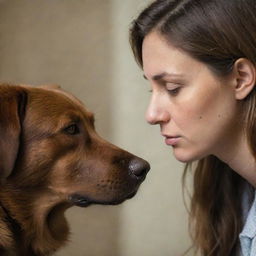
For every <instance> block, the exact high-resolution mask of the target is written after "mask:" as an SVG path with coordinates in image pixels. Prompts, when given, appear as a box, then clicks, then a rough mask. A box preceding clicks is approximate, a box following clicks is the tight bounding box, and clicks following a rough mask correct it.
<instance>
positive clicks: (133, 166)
mask: <svg viewBox="0 0 256 256" xmlns="http://www.w3.org/2000/svg"><path fill="white" fill-rule="evenodd" d="M128 168H129V170H130V173H131V174H132V175H133V176H135V177H136V178H144V177H145V176H146V174H147V173H148V171H149V170H150V165H149V163H148V162H147V161H145V160H143V159H141V158H133V159H132V160H131V161H130V162H129V166H128Z"/></svg>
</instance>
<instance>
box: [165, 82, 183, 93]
mask: <svg viewBox="0 0 256 256" xmlns="http://www.w3.org/2000/svg"><path fill="white" fill-rule="evenodd" d="M180 88H181V86H180V85H177V84H173V83H167V84H166V90H167V91H168V93H169V94H171V95H172V96H175V95H177V94H178V93H179V91H180Z"/></svg>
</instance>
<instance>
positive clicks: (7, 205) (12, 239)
mask: <svg viewBox="0 0 256 256" xmlns="http://www.w3.org/2000/svg"><path fill="white" fill-rule="evenodd" d="M13 191H15V190H13V189H8V188H6V189H5V188H1V190H0V201H1V205H2V207H0V216H1V217H2V218H0V229H1V228H2V227H4V229H5V230H7V232H6V234H1V238H0V251H1V247H3V248H4V249H5V251H6V252H5V254H1V255H19V256H25V255H26V256H27V255H30V256H32V255H35V256H37V255H38V256H39V255H44V256H45V255H51V254H52V253H53V252H55V251H56V250H57V249H59V248H60V247H61V246H63V244H64V243H65V242H66V241H67V238H68V234H69V228H68V225H67V221H66V219H65V217H64V212H65V210H66V209H67V208H68V207H70V205H67V204H64V203H62V202H58V203H56V200H59V199H58V198H57V197H56V198H55V197H54V196H51V197H50V198H49V195H47V196H45V197H44V196H41V197H40V198H38V200H37V201H36V202H33V201H26V202H23V201H22V200H21V198H24V197H23V196H22V195H21V194H22V193H23V194H24V193H29V192H24V191H18V190H16V191H15V192H13ZM26 198H31V197H28V196H27V197H26ZM14 213H15V214H14ZM14 229H15V230H14ZM17 229H19V230H18V232H17ZM14 231H15V232H14ZM15 234H16V235H15ZM12 253H14V254H12Z"/></svg>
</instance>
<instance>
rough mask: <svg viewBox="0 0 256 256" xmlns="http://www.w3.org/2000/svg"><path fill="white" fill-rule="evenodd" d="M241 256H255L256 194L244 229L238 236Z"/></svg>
mask: <svg viewBox="0 0 256 256" xmlns="http://www.w3.org/2000/svg"><path fill="white" fill-rule="evenodd" d="M239 239H240V245H241V252H240V255H241V256H256V192H255V197H254V201H253V203H252V205H251V208H250V210H249V212H248V215H247V219H246V221H245V225H244V228H243V230H242V232H241V233H240V235H239Z"/></svg>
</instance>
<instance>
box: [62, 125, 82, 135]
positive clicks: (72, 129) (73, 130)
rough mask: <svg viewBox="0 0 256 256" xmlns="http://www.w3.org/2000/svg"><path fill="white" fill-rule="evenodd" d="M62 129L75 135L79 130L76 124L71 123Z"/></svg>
mask: <svg viewBox="0 0 256 256" xmlns="http://www.w3.org/2000/svg"><path fill="white" fill-rule="evenodd" d="M64 131H65V132H66V133H67V134H70V135H75V134H78V133H79V132H80V131H79V128H78V126H77V125H76V124H71V125H70V126H68V127H66V128H65V129H64Z"/></svg>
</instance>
